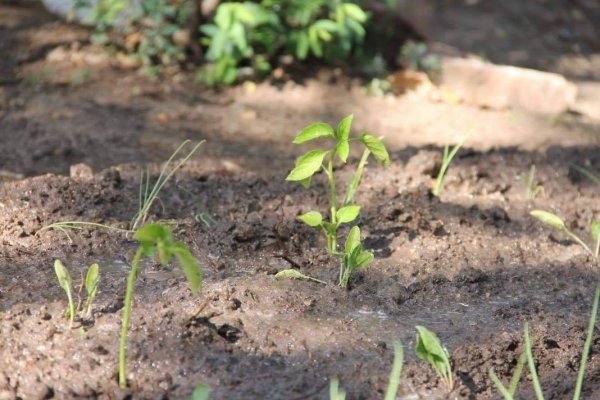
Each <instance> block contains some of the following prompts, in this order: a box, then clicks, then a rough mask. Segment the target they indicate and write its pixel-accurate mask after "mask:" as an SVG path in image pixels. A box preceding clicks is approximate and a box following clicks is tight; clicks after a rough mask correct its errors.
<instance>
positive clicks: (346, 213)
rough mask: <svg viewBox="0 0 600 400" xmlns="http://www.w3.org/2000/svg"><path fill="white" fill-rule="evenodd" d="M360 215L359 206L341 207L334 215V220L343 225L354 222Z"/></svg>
mask: <svg viewBox="0 0 600 400" xmlns="http://www.w3.org/2000/svg"><path fill="white" fill-rule="evenodd" d="M359 213H360V206H346V207H342V208H340V209H339V210H337V212H336V213H335V220H336V221H337V223H338V224H345V223H348V222H352V221H354V220H355V219H356V218H357V217H358V214H359Z"/></svg>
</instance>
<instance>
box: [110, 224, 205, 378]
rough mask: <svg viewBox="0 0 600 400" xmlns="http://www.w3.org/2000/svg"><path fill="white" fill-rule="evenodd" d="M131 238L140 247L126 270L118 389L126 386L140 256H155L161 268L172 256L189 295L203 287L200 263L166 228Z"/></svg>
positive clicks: (155, 227) (143, 230)
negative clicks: (127, 349)
mask: <svg viewBox="0 0 600 400" xmlns="http://www.w3.org/2000/svg"><path fill="white" fill-rule="evenodd" d="M133 238H134V239H135V240H137V241H138V242H139V243H140V245H139V247H138V249H137V251H136V252H135V255H134V256H133V260H132V262H131V270H130V271H129V276H128V277H127V286H126V288H125V301H124V306H123V319H122V323H121V339H120V344H119V386H121V388H126V387H127V378H126V371H125V368H126V344H127V329H128V325H129V317H130V314H131V305H132V300H133V288H134V283H135V278H136V277H137V274H138V272H137V271H138V268H139V266H140V261H141V259H142V257H143V256H144V255H145V256H146V257H149V258H153V257H155V256H156V255H158V259H159V260H160V263H161V264H162V265H163V266H166V265H168V264H169V263H170V261H171V259H172V258H173V257H175V258H176V259H177V261H178V262H179V264H180V265H181V267H182V269H183V273H184V275H185V277H186V279H187V281H188V284H189V286H190V289H191V291H192V293H193V294H194V295H195V294H197V293H198V292H199V291H200V288H201V286H202V269H201V267H200V263H199V262H198V260H196V258H195V257H194V255H193V254H192V253H191V252H190V250H189V249H188V247H187V246H186V245H185V244H184V243H183V242H175V241H173V237H172V235H171V231H170V230H169V228H167V227H166V226H164V225H160V224H148V225H145V226H143V227H142V228H140V229H139V230H138V231H137V232H136V233H135V234H134V236H133Z"/></svg>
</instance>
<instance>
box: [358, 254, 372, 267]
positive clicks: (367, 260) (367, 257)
mask: <svg viewBox="0 0 600 400" xmlns="http://www.w3.org/2000/svg"><path fill="white" fill-rule="evenodd" d="M374 259H375V256H374V255H373V253H371V252H370V251H366V250H362V251H361V252H360V253H359V254H358V256H357V257H356V268H362V267H366V266H367V265H369V264H371V263H372V262H373V260H374Z"/></svg>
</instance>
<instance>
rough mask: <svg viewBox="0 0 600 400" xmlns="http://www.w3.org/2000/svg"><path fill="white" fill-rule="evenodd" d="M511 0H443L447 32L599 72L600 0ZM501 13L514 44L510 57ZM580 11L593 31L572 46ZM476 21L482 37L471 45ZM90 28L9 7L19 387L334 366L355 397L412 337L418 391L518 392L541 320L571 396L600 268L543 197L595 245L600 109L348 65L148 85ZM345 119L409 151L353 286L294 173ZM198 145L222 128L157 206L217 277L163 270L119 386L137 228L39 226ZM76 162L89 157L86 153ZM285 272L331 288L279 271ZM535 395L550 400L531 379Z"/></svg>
mask: <svg viewBox="0 0 600 400" xmlns="http://www.w3.org/2000/svg"><path fill="white" fill-rule="evenodd" d="M432 3H433V2H432ZM500 3H501V2H497V3H496V2H448V4H446V5H439V4H438V5H437V6H436V7H438V9H437V10H436V11H437V14H436V18H438V20H436V21H437V22H438V23H436V24H433V27H434V29H432V30H431V32H430V35H432V36H433V39H435V40H443V39H444V38H445V39H446V40H447V42H448V43H449V44H451V45H452V46H456V47H459V48H461V49H462V50H464V51H467V52H473V53H481V52H483V51H485V50H486V46H487V49H488V50H489V51H488V53H489V54H490V57H491V58H492V59H493V61H496V62H505V63H514V64H518V65H523V66H533V67H536V68H540V69H543V70H548V71H554V72H562V73H564V74H566V75H567V76H568V77H569V78H570V79H572V80H573V81H574V82H575V83H577V84H578V85H584V84H585V85H588V86H589V85H592V86H593V85H594V84H597V81H595V79H598V74H597V71H598V70H596V69H595V67H594V66H595V65H597V63H598V42H597V38H598V37H597V36H595V40H594V36H593V34H592V36H591V39H590V33H589V32H590V30H591V32H592V33H593V32H594V28H595V27H594V25H590V24H591V22H590V21H593V18H592V17H593V16H594V15H595V14H593V13H591V12H590V11H589V10H588V9H587V8H585V7H589V6H590V5H591V6H594V2H581V4H580V7H581V8H582V9H581V10H579V14H577V13H575V14H574V13H573V7H579V6H576V5H575V6H574V5H573V4H571V3H568V4H565V3H564V2H558V1H554V2H539V4H538V2H528V3H527V5H524V4H523V3H522V2H517V1H515V2H507V3H509V4H510V7H508V6H507V8H502V6H501V5H499V4H500ZM434 4H436V3H434ZM494 4H498V6H495V5H494ZM519 5H521V7H522V8H521V9H519V7H520V6H519ZM494 7H500V8H497V9H494ZM594 10H595V9H593V7H592V11H594ZM490 13H491V14H492V15H494V16H496V18H497V19H498V20H497V22H498V24H497V26H499V27H504V28H505V29H504V31H506V32H508V33H509V36H510V38H511V39H514V41H513V42H512V46H513V47H511V48H513V49H515V52H513V53H510V52H506V53H505V52H502V51H499V50H498V46H497V44H496V43H497V42H495V41H494V40H493V38H494V37H495V36H494V35H498V34H497V32H496V31H494V30H491V31H490V29H491V28H490V24H489V18H491V17H490ZM515 13H517V14H518V15H520V18H517V19H515V18H514V15H515ZM581 13H583V14H584V17H586V18H588V17H589V21H588V20H587V19H584V20H583V21H582V20H581V19H578V18H579V17H577V16H578V15H580V14H581ZM573 15H575V17H572V18H571V16H573ZM478 17H480V18H478ZM551 17H552V18H551ZM573 18H574V19H573ZM457 21H458V22H460V21H463V22H465V24H467V23H468V25H467V26H468V27H469V29H466V28H461V24H460V23H458V22H457ZM574 21H575V22H574ZM586 21H588V22H586ZM565 24H566V25H567V27H569V26H571V25H569V24H572V26H575V28H573V29H574V30H573V32H574V34H573V35H571V36H569V37H568V38H564V37H563V36H564V34H563V36H561V37H559V39H560V40H558V39H556V38H555V37H554V36H553V35H554V34H558V33H557V32H559V30H560V28H561V27H564V25H565ZM477 29H479V31H480V32H481V35H482V36H481V37H478V39H477V40H473V31H474V30H477ZM596 29H597V27H596ZM555 31H556V32H555ZM563 33H564V32H563ZM532 35H533V36H535V35H538V36H539V37H543V38H546V39H547V40H546V44H547V46H544V47H543V49H544V51H543V52H542V53H543V57H541V56H540V57H537V56H536V51H537V50H536V46H538V45H539V44H531V45H530V44H529V42H527V41H526V40H525V39H524V38H527V37H531V36H532ZM86 37H87V32H86V31H85V30H84V29H82V28H80V27H76V26H71V25H67V24H65V23H63V22H61V21H58V20H56V19H55V18H54V17H52V16H50V15H48V14H46V13H45V12H43V11H42V10H41V9H40V8H39V6H37V5H36V4H35V3H29V2H16V3H15V2H11V3H7V4H1V3H0V51H1V52H2V56H3V57H2V60H0V140H1V145H0V335H1V336H0V337H1V341H0V399H3V400H4V399H7V400H8V399H16V398H21V399H49V398H56V399H63V398H101V399H114V398H115V399H116V398H136V399H137V398H150V399H163V398H187V397H188V396H189V395H190V394H191V392H192V390H193V388H194V386H195V385H197V384H199V383H207V384H209V385H210V386H211V387H212V390H213V398H215V399H326V398H328V389H327V388H328V382H329V379H330V378H332V377H337V378H339V380H340V382H341V386H342V387H343V388H344V389H345V390H346V391H347V392H348V398H350V399H376V398H382V397H383V393H384V391H385V388H386V386H387V382H388V376H389V372H390V369H391V362H392V356H393V354H392V343H393V341H394V340H401V341H402V343H403V344H404V348H405V353H406V364H405V367H404V370H403V374H402V381H401V386H400V394H399V396H400V397H401V398H404V399H417V398H423V399H429V398H439V399H444V398H452V399H453V398H465V399H492V398H499V395H498V393H497V392H496V391H495V390H494V389H493V386H492V384H491V382H490V380H489V378H488V373H487V371H488V369H489V368H490V367H493V368H494V369H495V371H496V373H497V374H498V375H499V376H500V377H501V378H502V379H503V380H505V381H507V380H508V379H509V378H508V377H509V376H510V374H511V373H512V369H513V368H514V366H515V364H516V360H517V359H518V357H519V354H520V352H521V351H522V349H523V341H522V328H523V324H524V323H525V322H529V324H530V326H531V328H532V334H533V339H534V355H535V358H536V360H537V361H538V369H539V373H540V377H541V381H542V385H543V387H544V390H545V394H546V398H547V399H563V398H570V396H571V393H572V390H573V386H574V381H575V375H576V373H577V368H578V365H579V359H580V354H581V349H582V346H583V341H584V337H585V330H586V326H587V321H588V318H589V313H590V311H591V302H592V297H593V293H594V290H595V287H596V285H597V280H598V273H597V272H598V268H600V265H599V263H598V260H595V259H593V258H592V257H591V256H590V255H588V254H587V253H585V252H584V250H583V249H582V248H581V247H580V246H578V245H577V244H576V243H574V242H573V241H571V240H568V238H566V237H565V236H564V235H562V234H560V233H557V232H553V231H551V230H550V229H548V228H545V227H543V226H541V225H540V223H538V222H536V221H535V220H533V219H532V218H531V217H530V216H529V212H530V211H531V210H533V209H536V208H539V209H545V210H551V211H554V212H556V213H557V214H559V215H561V216H562V217H563V218H564V219H565V220H566V221H567V224H568V226H569V227H570V228H571V229H573V230H574V231H575V232H577V233H578V234H581V235H582V237H584V238H585V239H586V240H587V241H588V242H589V241H590V239H589V236H588V234H587V233H586V229H587V226H588V225H589V223H590V222H591V221H592V220H593V219H598V218H600V202H599V201H598V195H599V193H600V188H599V187H598V186H597V185H594V183H592V182H591V181H590V180H588V179H586V178H585V177H583V176H581V175H580V174H579V173H578V172H577V171H575V170H574V169H573V167H572V164H578V165H582V166H585V167H587V168H590V169H593V170H596V171H600V121H599V120H598V119H594V116H593V115H592V116H589V115H582V114H578V113H565V114H562V115H559V116H541V115H532V114H527V113H524V112H520V111H518V110H491V109H480V108H477V107H475V106H472V105H468V104H449V103H444V102H439V101H433V100H432V99H430V98H429V97H427V96H422V95H419V94H415V93H409V94H405V95H403V96H399V97H396V96H386V97H383V98H377V97H370V96H366V95H365V94H364V91H363V89H362V82H360V81H358V80H356V79H353V78H350V77H347V76H345V75H344V74H341V73H340V71H337V70H322V71H320V72H318V73H316V74H315V75H314V76H309V77H307V78H306V79H305V80H304V81H302V82H292V81H290V82H287V83H283V84H279V83H278V82H265V83H260V84H258V85H248V84H247V85H242V86H239V87H236V88H232V89H228V90H222V91H219V92H214V91H208V90H205V89H202V88H200V87H197V86H194V85H193V84H192V83H191V81H192V78H191V76H190V75H189V74H186V73H181V74H178V75H176V76H174V77H170V78H168V79H164V80H159V81H152V80H148V79H147V78H145V77H142V76H139V75H137V74H136V73H135V72H133V71H128V70H123V69H122V68H119V67H117V66H115V64H114V62H113V60H112V59H111V58H110V57H109V56H107V55H106V54H105V53H104V52H103V51H102V50H101V49H98V48H96V47H94V46H91V45H89V44H87V42H86ZM485 38H488V40H487V41H486V40H484V39H485ZM519 40H520V41H519ZM73 43H79V44H73ZM519 43H523V45H522V46H521V47H519ZM504 45H506V46H508V44H504ZM575 45H577V46H578V47H577V46H575ZM500 48H502V47H501V46H500ZM519 49H521V50H523V49H524V50H523V51H524V53H523V51H522V52H520V53H519V52H516V50H519ZM503 54H505V58H502V57H503V56H502V55H503ZM511 54H512V55H514V54H518V55H520V57H521V58H515V59H511V58H510V55H511ZM523 54H524V55H523ZM523 57H524V58H523ZM598 96H600V93H598ZM350 112H354V113H355V121H356V123H355V127H356V131H357V132H358V130H363V129H367V130H369V131H370V132H373V133H376V134H381V135H384V136H385V139H384V140H385V142H386V143H387V144H388V145H389V147H390V153H391V158H392V165H391V166H390V167H389V168H382V167H379V166H377V165H376V164H375V163H373V162H372V163H371V164H370V165H369V166H368V168H367V170H366V172H365V176H364V181H363V185H362V187H361V189H360V191H359V194H358V198H357V200H358V202H359V204H361V205H363V209H362V215H361V218H360V221H359V222H360V226H361V229H362V231H363V235H364V237H365V238H366V239H365V245H366V247H367V248H368V249H370V250H372V251H373V252H374V253H375V261H374V263H373V264H372V265H371V266H369V267H368V268H367V269H365V270H364V271H360V272H358V273H357V274H356V275H355V276H354V278H353V279H352V280H351V282H350V285H349V288H348V289H342V288H340V287H337V286H336V285H335V282H336V279H337V276H336V274H337V271H338V265H337V263H336V261H335V260H332V259H330V258H329V257H328V256H327V255H326V254H325V251H324V240H323V238H322V237H320V236H319V235H317V234H316V233H315V232H313V231H311V230H310V229H309V228H307V227H306V226H304V225H303V224H301V223H300V222H298V221H297V219H296V217H297V216H298V215H299V214H300V213H302V212H305V211H308V210H309V209H320V210H322V211H323V212H324V211H325V209H326V207H327V205H326V201H327V197H326V196H327V195H326V182H325V180H324V177H323V176H318V177H317V178H316V179H315V182H314V184H313V186H312V188H311V190H308V191H307V190H304V189H302V188H300V187H299V186H298V185H296V184H292V183H286V182H285V181H284V178H285V176H286V174H287V172H288V171H289V169H290V168H291V166H292V165H293V160H294V158H295V157H296V156H297V155H298V154H300V153H301V151H302V150H305V149H300V148H294V147H292V145H291V144H290V142H291V140H292V138H293V136H294V134H295V133H296V132H297V131H298V130H299V129H300V128H301V127H302V126H304V125H305V124H306V123H309V122H313V121H316V120H325V121H328V122H331V123H336V122H337V120H339V118H340V117H343V116H344V115H346V114H348V113H350ZM467 131H468V132H473V134H472V136H471V137H470V138H469V141H468V142H467V144H466V146H465V149H463V150H462V151H461V152H460V153H459V155H458V157H457V159H456V160H455V162H454V163H453V165H452V167H451V168H450V170H449V172H448V177H447V181H446V186H445V190H444V192H443V193H442V195H441V196H440V197H439V198H438V197H434V196H432V195H431V193H430V188H431V184H432V181H433V176H434V175H435V173H436V172H437V171H436V168H437V165H438V164H439V159H440V154H441V148H442V147H443V145H444V144H446V143H454V142H455V141H456V140H457V139H458V138H461V137H462V136H463V135H464V134H465V132H467ZM184 139H191V140H194V141H199V140H206V141H207V142H206V143H205V144H204V145H203V146H202V147H201V148H200V150H199V151H198V153H197V154H196V155H195V156H194V157H193V158H192V159H191V160H190V162H189V163H187V164H186V165H185V167H184V168H183V169H182V170H181V171H180V172H179V173H178V174H177V175H176V176H175V178H174V180H173V182H172V183H171V184H170V185H167V187H166V189H165V191H164V192H163V193H162V194H161V196H160V200H161V202H160V204H157V206H156V207H155V208H153V209H152V212H151V219H152V220H161V221H168V223H169V224H171V226H173V227H174V233H175V235H176V237H177V238H178V239H179V240H183V241H184V242H185V243H186V244H188V245H189V246H190V248H191V249H192V250H193V252H194V254H196V255H197V256H198V258H199V259H200V260H201V261H202V264H203V266H204V286H203V288H202V292H201V294H200V295H199V296H197V297H195V296H192V294H191V293H190V291H189V289H188V287H187V284H186V282H185V279H184V278H183V276H182V274H181V273H180V271H179V269H178V268H177V267H173V268H167V269H165V268H162V267H159V266H158V265H157V264H155V263H154V262H151V261H147V262H146V263H145V265H144V269H143V272H142V273H141V274H140V277H139V279H138V281H137V284H136V293H135V302H134V310H133V317H132V326H131V330H130V335H129V342H128V343H129V352H128V360H129V361H128V362H129V376H128V378H129V383H130V389H128V390H120V389H119V388H118V385H117V354H118V335H119V328H120V318H121V313H122V306H123V292H124V286H125V279H126V277H127V273H128V263H129V261H130V260H131V258H132V256H133V253H134V251H135V248H136V245H135V242H134V241H132V240H131V239H130V238H128V237H127V236H125V235H122V234H119V233H115V232H110V231H106V230H102V229H91V228H86V229H83V230H81V231H77V232H74V233H73V234H72V240H69V239H68V238H67V237H66V236H65V235H64V234H63V233H61V232H60V231H56V230H44V231H41V232H38V231H39V230H40V229H41V228H42V227H44V226H47V225H48V224H50V223H53V222H57V221H66V220H79V221H92V222H97V223H105V224H110V225H112V226H118V227H123V228H126V227H127V226H128V224H129V222H130V221H131V218H132V217H133V215H134V214H135V212H136V210H137V207H138V205H137V201H138V190H139V183H140V170H141V169H142V168H144V167H148V168H150V171H151V172H152V174H153V176H154V177H157V175H158V172H159V166H160V162H161V161H163V160H165V159H166V158H168V156H169V155H170V154H171V152H172V151H173V150H174V149H175V148H176V147H177V145H178V144H179V143H180V142H181V141H182V140H184ZM356 161H357V159H356V157H354V158H353V159H352V160H351V164H352V163H355V162H356ZM80 163H84V164H86V165H88V166H89V167H90V168H91V169H92V170H93V172H90V171H88V169H87V168H86V167H81V166H80V167H74V168H71V167H72V166H74V165H76V164H80ZM531 165H535V166H536V169H537V173H536V175H535V183H536V185H539V186H540V187H543V191H541V192H540V193H539V194H538V195H537V196H536V197H535V198H534V199H530V198H528V197H527V195H526V183H525V177H526V175H527V173H528V171H529V168H530V166H531ZM349 172H350V171H349V170H348V169H340V170H339V173H340V176H341V177H346V178H347V177H348V175H349ZM201 215H203V216H210V219H209V220H205V221H203V220H202V219H201V218H200V216H201ZM56 258H60V259H61V260H63V261H64V262H65V264H66V265H67V266H68V268H69V269H70V270H71V272H72V275H73V276H74V281H75V284H76V285H78V284H79V283H80V281H81V277H80V272H79V271H81V273H83V271H85V268H87V266H88V265H89V264H91V263H93V262H98V263H99V264H100V266H101V274H102V280H101V283H100V289H99V294H98V298H97V301H96V302H95V305H94V313H93V318H90V319H84V320H80V321H77V323H76V324H75V328H74V329H71V330H69V329H68V322H67V321H66V320H65V319H64V317H63V313H64V310H65V307H66V299H65V296H64V293H63V292H62V291H61V289H60V287H59V286H58V284H57V282H56V278H55V276H54V270H53V267H52V264H53V260H54V259H56ZM286 268H296V269H299V270H300V271H302V272H303V273H305V274H307V275H310V276H313V277H316V278H319V279H322V280H325V281H327V282H328V283H327V285H322V284H318V283H314V282H305V281H281V280H276V279H275V278H274V274H275V273H277V272H278V271H279V270H282V269H286ZM415 325H425V326H427V327H429V328H430V329H432V330H434V331H435V332H437V333H438V335H439V336H440V338H441V339H442V341H443V342H444V343H445V344H446V346H447V347H448V349H449V352H450V354H451V359H452V364H453V369H454V376H455V380H456V385H455V388H453V389H452V390H450V391H449V390H447V389H446V388H444V386H443V385H442V384H441V382H440V381H439V380H438V378H437V377H436V375H435V373H434V372H433V371H432V370H431V369H429V368H428V367H427V366H426V365H425V364H424V363H423V362H421V361H418V360H417V359H416V357H415V356H414V352H413V348H414V336H415V329H414V326H415ZM599 354H600V333H596V334H595V336H594V341H593V344H592V352H591V356H590V359H589V365H588V373H587V378H586V382H585V386H584V396H583V398H586V399H594V398H598V397H600V358H599V356H598V355H599ZM520 398H534V394H533V391H532V388H531V385H530V383H529V381H528V380H527V379H526V380H525V382H524V383H523V385H522V387H521V391H520Z"/></svg>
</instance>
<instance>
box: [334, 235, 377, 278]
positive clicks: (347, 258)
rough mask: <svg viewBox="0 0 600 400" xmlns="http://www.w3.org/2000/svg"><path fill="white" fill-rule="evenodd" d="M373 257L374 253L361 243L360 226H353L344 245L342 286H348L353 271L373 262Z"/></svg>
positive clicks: (341, 273) (341, 274)
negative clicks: (364, 247)
mask: <svg viewBox="0 0 600 400" xmlns="http://www.w3.org/2000/svg"><path fill="white" fill-rule="evenodd" d="M373 258H374V257H373V253H371V252H370V251H366V250H364V249H363V247H362V244H361V243H360V228H359V227H358V226H354V227H352V229H350V232H349V233H348V237H347V238H346V243H345V245H344V253H343V255H342V271H341V272H340V286H348V281H349V280H350V276H351V275H352V273H353V272H354V271H356V270H357V269H359V268H362V267H366V266H367V265H369V264H370V263H371V262H373Z"/></svg>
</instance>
